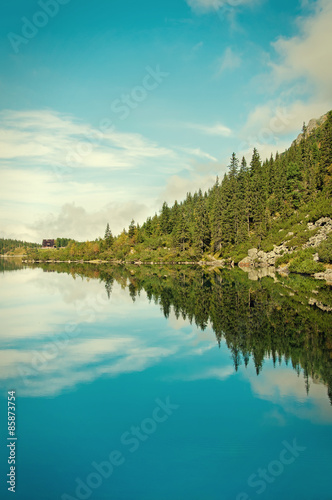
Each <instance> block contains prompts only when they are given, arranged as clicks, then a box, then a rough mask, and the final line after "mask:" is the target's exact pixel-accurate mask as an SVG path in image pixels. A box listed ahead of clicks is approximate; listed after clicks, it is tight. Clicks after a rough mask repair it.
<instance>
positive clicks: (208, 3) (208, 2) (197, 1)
mask: <svg viewBox="0 0 332 500" xmlns="http://www.w3.org/2000/svg"><path fill="white" fill-rule="evenodd" d="M186 2H187V4H188V5H189V6H190V7H191V8H192V9H193V10H194V11H195V12H197V13H202V12H203V13H204V12H210V11H213V10H219V9H221V8H223V7H229V8H234V7H240V6H241V5H250V4H254V3H256V2H257V0H186Z"/></svg>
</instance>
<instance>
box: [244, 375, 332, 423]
mask: <svg viewBox="0 0 332 500" xmlns="http://www.w3.org/2000/svg"><path fill="white" fill-rule="evenodd" d="M242 373H243V374H244V377H245V378H247V379H249V381H250V384H251V387H252V390H253V392H254V393H255V395H256V396H258V397H260V398H261V399H265V400H268V401H273V403H274V405H278V406H280V407H281V408H283V409H284V410H285V411H286V412H287V413H291V414H293V415H296V416H297V417H298V418H301V419H305V420H309V421H310V422H314V423H317V422H319V423H331V421H332V415H331V405H330V403H329V399H328V396H327V387H326V386H325V385H324V384H322V383H316V382H314V381H313V380H312V379H311V378H310V391H309V396H308V395H307V394H306V389H305V383H304V379H303V377H298V375H297V373H296V372H295V371H292V369H291V368H284V367H282V368H281V367H280V368H279V371H278V376H277V377H276V371H275V369H273V368H271V367H264V371H263V374H262V376H259V377H257V375H256V373H255V372H254V370H253V369H252V368H251V369H249V370H246V371H244V370H243V372H242Z"/></svg>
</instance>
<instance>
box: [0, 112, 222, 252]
mask: <svg viewBox="0 0 332 500" xmlns="http://www.w3.org/2000/svg"><path fill="white" fill-rule="evenodd" d="M203 130H204V133H209V134H214V133H216V134H219V133H221V134H225V133H226V134H227V130H226V129H225V128H223V127H222V126H219V128H218V127H217V128H215V129H214V128H213V127H211V128H209V127H207V129H204V128H203ZM197 157H199V158H202V159H203V160H208V161H209V162H211V161H215V160H216V159H215V158H214V157H213V156H211V155H210V154H209V153H206V152H204V151H202V150H201V149H200V148H183V149H181V148H173V149H170V148H165V147H162V146H160V145H158V144H156V143H155V142H153V141H150V140H149V139H147V138H145V137H143V136H142V135H140V134H136V133H122V132H119V131H116V130H112V129H108V130H107V131H105V132H103V133H102V132H101V131H100V130H98V129H97V128H94V127H92V126H90V125H89V124H86V123H82V122H79V121H78V120H76V119H75V118H73V117H71V116H67V115H64V114H60V113H57V112H55V111H52V110H42V111H40V110H31V111H13V110H5V111H1V112H0V168H1V184H0V198H1V214H0V227H1V236H2V237H7V238H17V239H24V240H26V241H37V242H40V241H41V239H43V238H45V237H46V236H45V235H46V234H48V235H50V236H49V237H57V236H58V237H60V236H63V237H65V236H67V237H72V238H75V239H78V240H87V239H95V238H97V237H99V236H102V235H103V234H104V230H105V226H106V223H107V222H109V223H110V224H111V229H112V231H113V233H114V234H118V233H119V232H120V231H121V230H122V229H123V227H127V226H128V224H129V222H130V220H131V219H132V218H134V219H135V220H136V221H137V222H139V223H142V222H143V221H144V220H145V219H146V217H148V216H149V215H151V213H153V212H154V211H158V210H159V209H160V206H161V205H159V203H160V201H159V198H158V194H159V193H160V191H161V190H162V189H163V185H164V184H163V182H164V179H165V178H166V177H167V176H168V175H173V174H174V173H175V172H178V171H179V169H188V168H191V161H192V159H193V158H197ZM67 160H68V162H67ZM174 198H175V197H174ZM157 203H158V204H157Z"/></svg>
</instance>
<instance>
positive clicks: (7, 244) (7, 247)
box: [0, 238, 41, 255]
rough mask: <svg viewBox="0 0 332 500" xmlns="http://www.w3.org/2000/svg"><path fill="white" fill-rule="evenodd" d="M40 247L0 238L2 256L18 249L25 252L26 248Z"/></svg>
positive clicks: (25, 242) (36, 244) (35, 244)
mask: <svg viewBox="0 0 332 500" xmlns="http://www.w3.org/2000/svg"><path fill="white" fill-rule="evenodd" d="M40 247H41V245H40V244H39V243H30V242H27V241H21V240H12V239H10V238H9V239H8V238H0V254H1V255H4V254H6V253H7V252H13V251H14V250H16V249H18V250H20V251H21V253H22V252H25V251H26V250H27V249H28V248H40Z"/></svg>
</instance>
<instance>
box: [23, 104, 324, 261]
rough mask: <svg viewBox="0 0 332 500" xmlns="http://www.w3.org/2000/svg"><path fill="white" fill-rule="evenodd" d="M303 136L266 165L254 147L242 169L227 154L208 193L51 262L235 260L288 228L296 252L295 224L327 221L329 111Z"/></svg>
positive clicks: (299, 240)
mask: <svg viewBox="0 0 332 500" xmlns="http://www.w3.org/2000/svg"><path fill="white" fill-rule="evenodd" d="M303 132H304V133H303V138H302V140H301V141H300V142H299V143H298V144H296V142H294V143H293V144H292V146H291V147H290V148H289V149H288V150H287V151H286V152H284V153H282V154H276V156H275V157H273V156H271V158H270V159H266V160H265V161H262V160H261V158H260V156H259V153H258V151H257V150H256V149H254V151H253V154H252V158H251V161H250V163H249V164H247V162H246V159H245V158H242V159H241V160H240V159H239V158H237V156H236V154H235V153H233V154H232V157H231V159H230V164H229V167H228V172H227V173H226V174H225V175H224V177H223V179H222V180H221V181H220V180H219V179H218V178H217V180H216V182H215V184H214V186H212V187H211V188H210V189H209V190H208V191H207V192H205V193H203V192H202V191H201V190H199V191H198V192H196V193H194V194H192V193H188V194H187V196H186V199H185V200H184V201H182V202H178V201H175V203H174V204H173V205H172V206H168V204H167V203H166V202H165V203H164V204H163V206H162V208H161V210H160V213H159V214H155V215H154V216H153V217H149V218H148V219H147V220H146V221H145V222H144V224H143V225H142V226H140V225H139V224H136V223H135V221H134V220H132V221H131V223H130V225H129V227H128V229H124V230H123V231H122V232H121V234H120V235H119V236H117V237H113V235H112V232H111V229H110V226H109V224H107V227H106V231H105V235H104V238H99V240H96V241H94V242H86V243H77V242H69V244H68V247H67V248H66V250H65V251H63V252H62V253H58V256H57V258H58V259H59V260H67V259H70V258H72V259H74V258H76V259H83V260H89V259H94V258H98V259H105V260H112V259H115V260H120V261H135V260H136V261H137V260H141V261H143V262H146V261H151V260H154V261H159V260H160V261H164V262H173V261H176V262H178V261H183V260H186V261H198V260H200V259H201V258H202V256H204V255H208V254H213V255H214V256H215V257H223V258H224V257H226V258H230V259H232V260H234V261H235V262H238V261H239V260H241V258H243V257H244V256H245V255H246V252H247V250H248V248H250V247H258V248H260V249H263V250H264V251H269V250H272V249H273V244H280V242H281V241H283V238H284V237H285V234H286V233H287V231H286V233H283V232H282V231H283V230H284V229H285V230H286V229H287V228H288V231H290V230H291V231H294V232H295V238H294V241H292V242H291V243H292V244H291V245H290V246H291V247H293V248H294V247H299V248H300V245H301V244H303V243H304V242H305V241H307V239H309V237H310V235H309V234H308V233H306V234H305V229H306V228H305V227H304V226H305V225H302V226H300V224H303V221H304V220H305V218H306V222H310V221H316V220H317V219H318V218H320V217H322V216H332V209H331V195H332V111H330V112H329V113H328V114H327V119H326V121H325V122H324V123H323V124H322V125H321V126H319V127H318V128H316V129H315V130H314V131H313V132H312V133H311V134H310V135H309V136H308V137H306V136H307V134H306V127H305V125H304V127H303ZM294 226H296V227H295V228H294ZM279 233H281V234H279ZM32 258H37V259H38V258H42V259H48V258H54V257H52V254H50V255H47V254H44V255H43V256H41V255H40V253H39V255H38V253H35V254H34V255H33V256H32Z"/></svg>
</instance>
